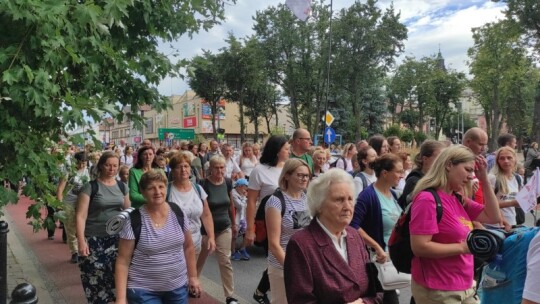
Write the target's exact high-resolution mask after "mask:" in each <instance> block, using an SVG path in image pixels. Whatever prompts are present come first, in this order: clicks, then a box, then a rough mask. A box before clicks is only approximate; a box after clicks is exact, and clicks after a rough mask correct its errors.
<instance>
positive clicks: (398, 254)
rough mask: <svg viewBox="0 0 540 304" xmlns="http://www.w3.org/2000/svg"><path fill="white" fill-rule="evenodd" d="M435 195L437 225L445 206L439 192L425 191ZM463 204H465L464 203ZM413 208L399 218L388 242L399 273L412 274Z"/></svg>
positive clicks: (457, 195) (406, 210)
mask: <svg viewBox="0 0 540 304" xmlns="http://www.w3.org/2000/svg"><path fill="white" fill-rule="evenodd" d="M424 191H427V192H429V193H431V194H432V195H433V198H435V211H436V212H437V224H438V223H440V222H441V219H442V215H443V206H442V203H441V198H440V197H439V195H438V194H437V191H436V190H435V189H433V188H428V189H425V190H424ZM454 195H455V196H456V197H457V198H458V200H459V201H460V202H462V199H461V196H460V195H459V194H457V193H454ZM462 204H463V203H462ZM411 207H412V204H409V205H408V206H407V208H405V210H404V211H403V213H402V214H401V216H400V217H399V219H398V221H397V222H396V225H395V226H394V229H393V230H392V234H391V235H390V239H389V240H388V250H389V252H390V259H391V260H392V263H393V264H394V266H395V267H396V269H397V270H398V271H399V272H404V273H411V262H412V258H413V256H414V254H413V252H412V248H411V232H410V230H409V223H410V222H411Z"/></svg>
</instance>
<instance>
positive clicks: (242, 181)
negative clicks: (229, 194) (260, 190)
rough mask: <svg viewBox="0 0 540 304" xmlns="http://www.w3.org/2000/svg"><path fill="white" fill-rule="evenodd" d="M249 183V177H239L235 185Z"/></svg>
mask: <svg viewBox="0 0 540 304" xmlns="http://www.w3.org/2000/svg"><path fill="white" fill-rule="evenodd" d="M247 185H248V181H247V179H245V178H239V179H238V180H236V182H235V183H234V186H235V187H238V186H247Z"/></svg>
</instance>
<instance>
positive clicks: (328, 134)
mask: <svg viewBox="0 0 540 304" xmlns="http://www.w3.org/2000/svg"><path fill="white" fill-rule="evenodd" d="M323 135H324V142H325V143H327V144H331V143H333V142H334V140H336V131H334V129H332V128H330V127H326V128H325V129H324V134H323Z"/></svg>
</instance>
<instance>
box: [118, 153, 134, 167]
mask: <svg viewBox="0 0 540 304" xmlns="http://www.w3.org/2000/svg"><path fill="white" fill-rule="evenodd" d="M120 164H122V165H126V166H128V167H130V168H131V167H132V166H133V154H132V155H127V154H126V155H122V156H120Z"/></svg>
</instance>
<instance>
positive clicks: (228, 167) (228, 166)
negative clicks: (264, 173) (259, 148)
mask: <svg viewBox="0 0 540 304" xmlns="http://www.w3.org/2000/svg"><path fill="white" fill-rule="evenodd" d="M238 172H240V167H238V164H237V163H236V161H235V160H234V158H232V157H231V158H229V159H228V160H226V161H225V177H226V178H231V176H232V174H233V173H238Z"/></svg>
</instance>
